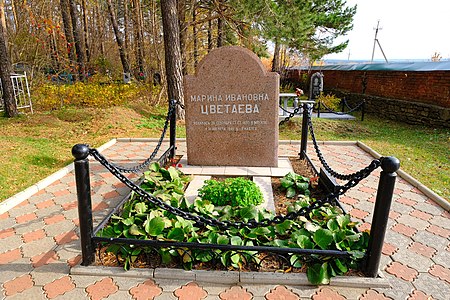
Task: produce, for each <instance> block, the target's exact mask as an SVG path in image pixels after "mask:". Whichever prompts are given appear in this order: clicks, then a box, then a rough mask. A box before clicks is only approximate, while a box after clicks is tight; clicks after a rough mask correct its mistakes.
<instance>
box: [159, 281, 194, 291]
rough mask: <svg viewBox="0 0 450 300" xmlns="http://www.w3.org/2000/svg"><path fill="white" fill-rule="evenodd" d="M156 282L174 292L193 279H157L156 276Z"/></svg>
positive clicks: (164, 288) (165, 289)
mask: <svg viewBox="0 0 450 300" xmlns="http://www.w3.org/2000/svg"><path fill="white" fill-rule="evenodd" d="M154 281H155V283H156V284H157V285H158V286H159V287H161V288H162V289H163V290H164V291H165V292H171V293H173V292H174V291H175V290H176V289H178V288H179V287H180V286H183V285H186V284H188V283H189V282H191V280H189V279H186V280H178V279H162V278H161V279H159V278H158V279H156V278H155V280H154Z"/></svg>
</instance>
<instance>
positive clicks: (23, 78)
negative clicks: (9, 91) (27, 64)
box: [0, 72, 33, 113]
mask: <svg viewBox="0 0 450 300" xmlns="http://www.w3.org/2000/svg"><path fill="white" fill-rule="evenodd" d="M11 83H12V86H13V92H14V99H15V100H16V105H17V109H22V108H30V111H31V113H33V105H32V103H31V96H30V89H29V86H28V79H27V73H26V72H25V73H24V74H23V75H21V74H11ZM0 98H3V87H2V85H1V79H0ZM4 110H5V107H4V103H3V100H2V101H0V111H4Z"/></svg>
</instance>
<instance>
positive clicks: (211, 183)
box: [198, 177, 264, 206]
mask: <svg viewBox="0 0 450 300" xmlns="http://www.w3.org/2000/svg"><path fill="white" fill-rule="evenodd" d="M198 195H199V197H201V198H202V199H203V200H208V201H210V202H211V203H212V204H214V205H217V206H223V205H230V204H231V205H232V206H249V205H259V204H261V203H262V202H263V201H264V198H263V195H262V193H261V190H260V189H259V187H258V186H257V185H256V184H255V183H254V182H253V181H251V180H249V179H247V178H244V177H236V178H227V179H225V180H224V181H217V180H206V181H205V185H204V186H202V187H201V188H200V189H199V191H198Z"/></svg>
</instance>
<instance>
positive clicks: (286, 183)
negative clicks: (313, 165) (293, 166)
mask: <svg viewBox="0 0 450 300" xmlns="http://www.w3.org/2000/svg"><path fill="white" fill-rule="evenodd" d="M281 186H282V187H283V189H285V190H286V197H288V198H292V197H294V196H295V195H296V194H297V193H300V194H303V195H305V196H309V195H310V191H309V178H308V177H304V176H301V175H298V174H296V173H293V172H289V173H288V174H286V176H284V177H283V178H281Z"/></svg>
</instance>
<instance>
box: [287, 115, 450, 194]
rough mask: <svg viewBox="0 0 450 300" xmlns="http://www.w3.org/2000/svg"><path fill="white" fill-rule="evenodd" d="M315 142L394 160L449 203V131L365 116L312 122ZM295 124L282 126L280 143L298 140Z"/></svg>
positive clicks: (297, 130) (299, 127) (298, 127)
mask: <svg viewBox="0 0 450 300" xmlns="http://www.w3.org/2000/svg"><path fill="white" fill-rule="evenodd" d="M313 124H314V132H315V135H316V138H317V139H318V140H332V141H333V140H344V141H345V140H348V141H356V140H358V141H361V142H363V143H365V144H366V145H368V146H369V147H371V148H372V149H374V150H375V151H377V152H378V153H380V154H381V155H383V156H391V155H392V156H395V157H397V158H398V159H399V160H400V163H401V168H402V170H404V171H405V172H407V173H409V174H410V175H412V176H413V177H415V178H416V179H417V180H419V181H420V182H422V183H423V184H424V185H426V186H427V187H429V188H431V189H432V190H433V191H434V192H435V193H437V194H438V195H440V196H442V197H444V198H446V199H447V200H448V199H450V169H449V168H450V131H449V130H448V129H443V128H439V129H438V128H428V127H424V126H417V125H408V124H404V123H400V122H396V121H392V120H386V119H381V118H377V117H374V116H366V118H365V119H364V121H363V122H361V121H359V120H325V119H313ZM300 130H301V125H300V122H299V120H295V122H291V123H290V124H287V125H286V126H283V127H282V128H281V130H280V139H299V136H300Z"/></svg>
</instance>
